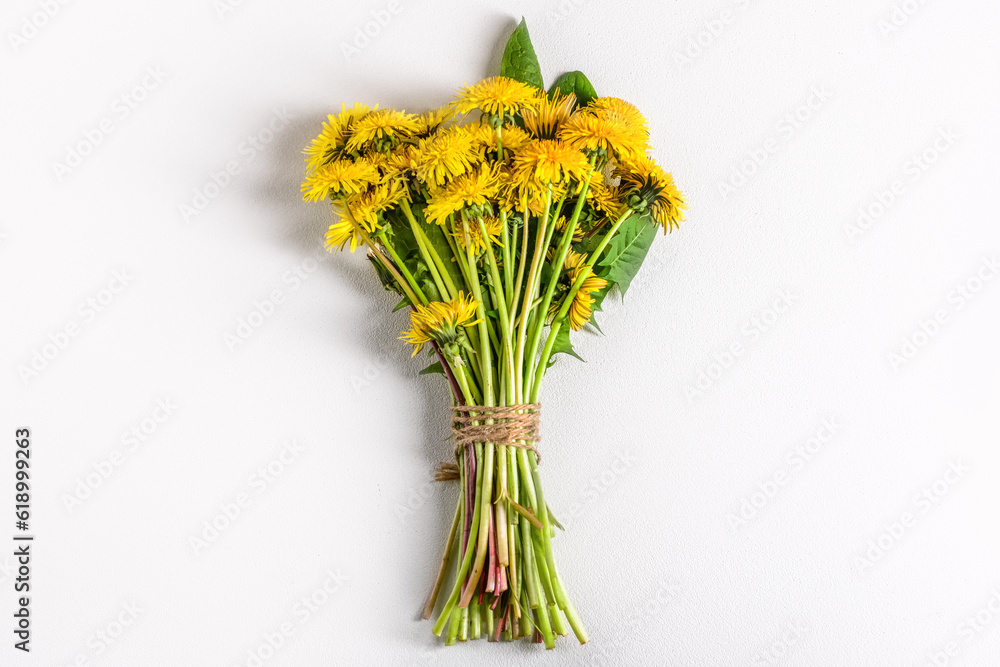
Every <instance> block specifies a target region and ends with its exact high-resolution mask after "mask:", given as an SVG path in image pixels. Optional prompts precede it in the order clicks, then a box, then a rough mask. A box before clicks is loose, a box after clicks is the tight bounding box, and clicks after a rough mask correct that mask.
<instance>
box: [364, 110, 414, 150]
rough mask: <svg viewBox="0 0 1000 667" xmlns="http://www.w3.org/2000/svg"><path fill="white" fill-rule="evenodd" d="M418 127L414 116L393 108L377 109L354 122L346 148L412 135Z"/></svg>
mask: <svg viewBox="0 0 1000 667" xmlns="http://www.w3.org/2000/svg"><path fill="white" fill-rule="evenodd" d="M419 129H420V123H419V121H418V119H417V117H416V116H414V115H413V114H411V113H406V112H405V111H396V110H395V109H378V110H376V111H372V112H371V113H370V114H368V115H367V116H362V117H361V118H359V119H358V120H356V121H355V122H354V126H353V128H352V133H351V138H350V139H348V141H347V150H349V151H356V150H360V149H361V148H362V147H363V146H367V145H375V147H376V148H378V144H379V143H381V142H383V141H389V142H393V141H399V140H401V139H406V138H409V137H412V136H413V135H414V134H416V133H417V131H418V130H419Z"/></svg>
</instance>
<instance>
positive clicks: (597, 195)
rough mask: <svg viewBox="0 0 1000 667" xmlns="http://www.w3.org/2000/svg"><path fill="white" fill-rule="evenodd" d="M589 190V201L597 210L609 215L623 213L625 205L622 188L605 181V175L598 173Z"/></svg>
mask: <svg viewBox="0 0 1000 667" xmlns="http://www.w3.org/2000/svg"><path fill="white" fill-rule="evenodd" d="M596 176H597V178H595V179H594V180H592V181H591V183H590V189H588V190H587V201H589V202H590V205H591V206H593V207H594V208H595V209H596V210H598V211H600V212H601V213H603V214H604V215H605V216H608V217H615V216H617V215H618V214H619V213H621V211H622V208H623V206H624V201H623V199H622V192H621V188H619V187H617V186H613V185H608V184H607V183H605V180H604V175H603V174H597V175H596Z"/></svg>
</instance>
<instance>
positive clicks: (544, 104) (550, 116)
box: [521, 94, 576, 139]
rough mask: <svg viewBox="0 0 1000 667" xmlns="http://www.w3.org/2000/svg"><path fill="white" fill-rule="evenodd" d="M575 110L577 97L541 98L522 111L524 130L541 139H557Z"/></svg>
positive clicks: (571, 95) (557, 96)
mask: <svg viewBox="0 0 1000 667" xmlns="http://www.w3.org/2000/svg"><path fill="white" fill-rule="evenodd" d="M574 109H576V95H573V94H570V95H566V96H560V95H556V96H555V97H553V98H552V99H549V98H548V97H544V98H541V99H540V100H539V101H537V102H536V103H534V104H531V105H529V106H526V107H525V108H524V109H522V110H521V117H522V118H523V119H524V129H526V130H527V131H528V132H530V133H531V134H532V135H533V136H535V137H537V138H539V139H555V138H556V136H557V134H558V132H559V128H560V126H562V124H563V123H565V122H566V121H567V120H569V117H570V116H572V115H573V110H574Z"/></svg>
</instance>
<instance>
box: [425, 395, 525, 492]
mask: <svg viewBox="0 0 1000 667" xmlns="http://www.w3.org/2000/svg"><path fill="white" fill-rule="evenodd" d="M541 407H542V405H541V403H526V404H523V405H510V406H505V407H493V406H487V405H456V406H455V407H453V408H452V412H453V413H454V414H453V415H452V418H451V435H452V437H453V438H454V439H455V458H456V459H459V458H460V457H461V455H462V450H463V449H464V448H465V447H468V446H470V445H472V444H474V443H477V442H489V443H492V444H494V445H507V446H508V447H517V448H519V449H527V450H530V451H531V452H533V453H534V454H535V458H536V459H537V460H538V462H541V460H542V457H541V455H540V454H539V453H538V449H537V448H536V447H535V445H534V443H535V442H538V440H539V439H540V438H541V433H540V432H539V424H540V423H541V415H540V414H539V411H540V410H541ZM487 422H490V423H487ZM435 477H436V478H437V479H438V481H447V480H451V479H458V466H456V465H455V464H453V463H442V464H441V465H440V466H438V470H437V474H436V475H435Z"/></svg>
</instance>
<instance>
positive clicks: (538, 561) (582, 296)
mask: <svg viewBox="0 0 1000 667" xmlns="http://www.w3.org/2000/svg"><path fill="white" fill-rule="evenodd" d="M534 59H535V56H534V51H533V49H532V48H531V44H530V40H529V39H528V35H527V28H526V27H525V26H524V23H523V22H522V24H521V25H520V26H519V27H518V29H517V31H515V33H514V36H512V37H511V41H510V42H509V43H508V47H507V51H506V52H505V55H504V62H503V66H502V69H501V76H498V77H492V78H489V79H486V80H484V81H482V82H480V83H478V84H475V85H473V86H466V87H464V88H463V89H461V90H460V91H459V92H458V95H457V99H456V100H455V101H454V102H452V103H451V104H449V105H447V106H445V107H443V108H441V109H436V110H433V111H428V112H426V113H423V114H410V113H406V112H405V111H398V110H394V109H379V108H377V107H376V108H374V109H370V108H368V107H367V106H363V105H360V104H355V105H354V106H353V107H352V108H347V107H342V110H341V112H340V113H339V114H335V115H330V116H329V117H328V121H327V122H326V123H324V126H323V130H322V132H321V133H320V135H319V136H318V137H317V138H316V140H315V141H314V142H313V143H312V145H311V146H310V147H308V148H307V149H306V154H307V162H308V168H307V178H306V181H305V182H304V183H303V186H302V188H303V193H304V196H305V198H306V199H307V200H321V199H327V200H329V201H330V202H331V203H332V205H333V208H334V210H335V212H336V214H337V219H336V221H335V222H334V223H333V224H332V225H331V226H330V229H329V231H328V232H327V245H328V247H329V248H331V249H342V248H344V247H347V246H349V247H350V249H351V250H352V251H353V250H355V249H357V248H358V247H364V248H366V249H367V252H368V257H369V259H370V260H371V263H372V266H373V267H374V269H375V272H376V274H377V276H378V277H379V279H380V280H381V282H382V284H383V285H384V286H385V287H386V289H389V290H392V291H394V292H397V293H399V294H400V295H401V297H402V300H401V301H400V303H399V305H398V308H409V309H410V320H411V328H410V329H409V330H407V331H405V332H404V333H403V334H402V336H401V339H402V340H404V341H405V342H407V343H409V344H412V345H413V348H414V349H413V354H414V355H416V354H417V353H418V352H420V351H421V350H422V349H424V348H425V347H427V348H428V351H429V353H430V354H432V355H433V356H435V357H436V359H437V360H436V361H435V362H434V363H432V364H431V365H430V366H428V368H426V369H425V370H424V371H423V372H427V373H432V372H439V373H442V374H443V375H444V376H445V377H446V379H447V381H448V384H449V386H450V387H451V391H452V397H453V403H454V407H455V408H457V409H458V412H457V413H456V415H457V421H458V422H460V423H461V424H464V425H467V426H471V427H472V428H473V429H475V428H480V430H479V431H474V432H478V433H485V434H490V435H485V436H483V437H482V438H481V439H480V440H474V439H473V440H469V439H468V438H463V439H461V441H460V442H458V446H457V447H456V449H455V455H456V462H455V463H454V464H449V465H445V466H442V468H440V469H439V471H438V474H439V478H440V479H457V481H458V487H459V489H460V491H459V493H458V498H457V503H456V508H455V514H454V519H453V522H452V526H451V530H450V531H449V534H448V538H447V541H446V544H445V548H444V555H443V557H442V560H441V566H440V570H439V573H438V576H437V579H436V581H435V582H434V585H433V589H432V593H431V595H430V598H429V600H428V601H427V606H426V609H425V612H424V616H425V618H430V617H431V616H432V615H433V613H434V610H435V609H437V608H440V613H439V615H438V617H437V619H436V621H435V622H434V626H433V630H434V633H435V634H437V635H439V636H440V635H444V637H445V638H446V642H447V643H448V644H453V643H455V642H456V641H465V640H467V639H478V638H480V637H484V636H485V637H488V638H489V639H491V640H493V641H496V640H499V639H501V638H504V639H516V638H519V637H532V638H533V639H534V640H535V641H537V642H541V643H544V645H545V646H546V648H552V647H553V646H554V645H555V640H556V637H557V636H566V635H568V634H569V632H570V630H572V631H573V633H574V635H575V636H576V637H577V639H578V640H579V641H580V642H581V643H585V642H586V641H587V633H586V630H585V629H584V626H583V623H582V621H581V619H580V617H579V615H578V614H577V611H576V609H575V608H574V607H573V604H572V602H571V601H570V598H569V595H568V594H567V591H566V587H565V586H564V583H563V580H562V577H561V576H560V573H559V570H558V568H557V566H556V562H555V557H554V552H553V547H552V540H553V536H554V535H555V529H556V528H557V527H558V528H561V526H560V525H559V522H558V520H557V519H556V517H555V515H554V514H553V513H552V511H551V510H550V509H549V506H548V505H547V503H546V501H545V494H544V493H543V490H542V484H541V477H540V474H539V466H538V463H539V458H538V443H537V441H536V440H537V436H536V435H534V434H535V433H536V431H535V430H534V426H533V423H534V421H533V420H534V418H535V417H536V416H537V411H538V405H539V400H540V398H541V385H542V379H543V378H544V377H545V374H546V371H547V370H548V369H549V367H550V366H551V364H552V362H553V357H554V355H556V354H558V353H565V354H571V355H573V356H576V354H575V352H574V350H573V347H572V345H571V342H570V331H578V330H580V329H581V328H583V327H584V326H585V325H587V324H588V323H589V324H591V325H592V326H595V327H596V324H595V323H594V322H593V313H594V310H598V309H600V305H601V303H602V301H603V299H604V297H605V295H606V294H607V293H608V291H609V290H610V289H611V288H612V287H613V286H616V285H617V287H618V288H619V290H620V291H622V292H624V291H625V290H626V289H627V288H628V285H629V284H630V283H631V280H632V278H633V277H634V276H635V274H636V272H637V271H638V269H639V266H640V265H641V264H642V261H643V259H644V258H645V255H646V251H647V250H648V248H649V246H650V244H651V243H652V240H653V238H654V236H655V230H656V229H657V228H662V229H663V230H664V231H669V230H671V229H672V228H673V227H675V226H676V225H677V223H678V222H679V221H680V220H682V219H683V209H685V208H686V204H685V202H684V200H683V198H682V195H681V193H680V192H679V191H678V190H677V188H676V186H675V185H674V182H673V179H672V177H671V176H670V174H668V173H667V172H665V171H664V170H663V169H662V168H661V167H660V166H659V165H658V164H656V162H655V161H654V160H653V159H651V158H650V157H648V155H647V152H648V150H649V143H648V139H649V132H648V126H647V122H646V119H645V118H644V117H643V116H642V114H641V113H639V111H638V110H637V109H636V108H635V107H634V106H632V105H631V104H629V103H628V102H625V101H624V100H620V99H617V98H613V97H598V96H597V95H596V93H595V92H594V90H593V87H592V86H591V84H590V82H589V81H588V80H587V79H586V77H584V76H583V75H582V74H581V73H579V72H571V73H569V74H566V75H564V76H563V77H560V79H559V80H558V81H557V82H556V83H555V84H554V85H553V86H552V88H551V89H550V90H549V91H548V93H546V92H545V91H544V89H543V88H542V85H541V77H540V75H539V74H537V72H538V68H537V61H536V60H534ZM532 61H533V62H534V64H533V66H532ZM477 116H478V117H477ZM504 408H508V409H507V410H504ZM525 425H527V430H525V428H526V426H525ZM515 427H516V429H518V430H516V434H518V435H517V437H514V436H511V437H503V436H504V433H507V432H509V429H510V428H515ZM482 429H485V430H482ZM457 433H458V431H456V434H457ZM442 593H443V595H442Z"/></svg>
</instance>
